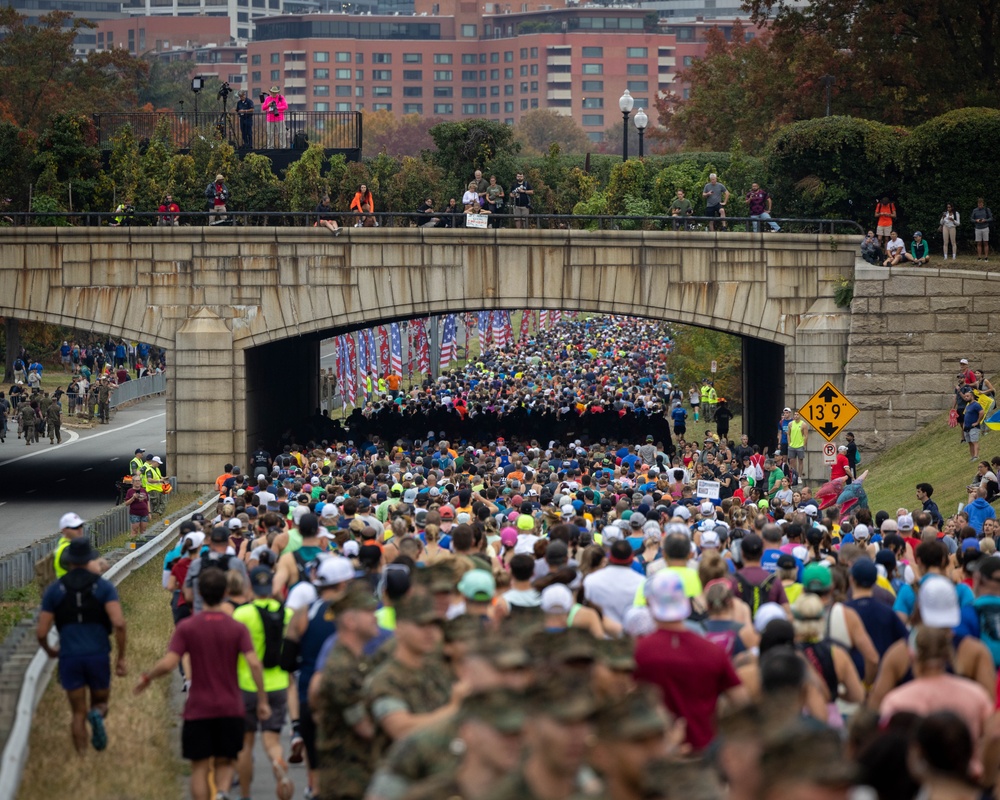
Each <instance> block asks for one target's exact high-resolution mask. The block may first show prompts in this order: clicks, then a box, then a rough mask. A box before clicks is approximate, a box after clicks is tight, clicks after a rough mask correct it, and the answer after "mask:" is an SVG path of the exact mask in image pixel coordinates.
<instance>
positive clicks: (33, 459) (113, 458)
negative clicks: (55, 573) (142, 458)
mask: <svg viewBox="0 0 1000 800" xmlns="http://www.w3.org/2000/svg"><path fill="white" fill-rule="evenodd" d="M8 427H9V435H8V436H7V441H6V442H5V443H4V444H0V487H2V488H0V556H2V555H5V554H7V553H10V552H13V551H14V550H18V549H19V548H21V547H25V546H26V545H30V544H32V543H34V542H36V541H38V540H39V539H44V538H45V537H46V536H49V535H51V534H53V533H56V532H58V527H57V526H58V524H59V517H60V516H61V515H62V514H63V513H65V512H66V511H75V512H76V513H77V514H79V515H80V516H81V517H83V518H84V519H90V518H92V517H95V516H97V515H98V514H101V513H102V512H104V511H107V510H108V509H110V508H112V507H113V506H114V504H115V500H116V499H117V492H116V491H115V481H117V480H120V479H121V478H122V476H124V475H125V473H126V472H127V471H128V462H129V461H130V460H131V459H132V456H133V453H134V451H135V449H136V448H137V447H144V448H145V449H146V450H147V451H148V452H149V453H151V454H153V455H159V456H160V457H161V458H163V457H164V455H165V452H164V451H165V448H166V398H165V397H154V398H150V399H148V400H143V401H141V402H139V403H136V404H135V405H132V406H130V407H128V408H123V409H120V410H118V411H116V412H113V414H112V419H111V424H110V425H95V426H94V427H93V428H70V427H67V426H66V425H65V424H64V425H63V428H62V433H63V443H62V444H49V440H48V439H47V438H45V437H42V438H41V439H40V440H39V442H38V444H33V445H31V446H30V447H25V445H24V440H23V439H18V438H17V426H16V425H15V424H14V423H13V420H9V421H8ZM164 461H166V459H165V458H164ZM167 468H168V470H169V464H168V465H167Z"/></svg>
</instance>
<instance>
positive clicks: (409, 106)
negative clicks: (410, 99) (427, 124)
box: [403, 103, 424, 114]
mask: <svg viewBox="0 0 1000 800" xmlns="http://www.w3.org/2000/svg"><path fill="white" fill-rule="evenodd" d="M403 113H404V114H423V113H424V104H423V103H403Z"/></svg>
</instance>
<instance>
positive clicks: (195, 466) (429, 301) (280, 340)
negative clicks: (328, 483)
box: [0, 227, 1000, 486]
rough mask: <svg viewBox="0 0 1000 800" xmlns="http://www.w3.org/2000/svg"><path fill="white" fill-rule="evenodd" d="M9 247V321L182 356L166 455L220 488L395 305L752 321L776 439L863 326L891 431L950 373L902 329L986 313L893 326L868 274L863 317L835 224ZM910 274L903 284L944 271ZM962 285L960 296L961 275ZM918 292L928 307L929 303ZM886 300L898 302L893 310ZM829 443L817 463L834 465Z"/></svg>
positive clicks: (868, 361)
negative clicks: (329, 353)
mask: <svg viewBox="0 0 1000 800" xmlns="http://www.w3.org/2000/svg"><path fill="white" fill-rule="evenodd" d="M0 245H2V247H3V250H2V253H3V257H2V260H0V316H10V317H14V318H17V319H23V320H38V321H42V322H48V323H55V324H59V325H67V326H71V327H74V328H77V329H80V330H84V331H94V332H97V333H106V334H111V335H113V336H124V337H128V338H131V339H142V340H144V341H147V342H150V343H154V344H157V345H161V346H163V347H166V348H168V349H169V350H170V355H169V360H170V365H169V373H170V374H169V380H168V395H167V455H168V457H169V459H170V461H169V462H168V463H169V465H170V469H171V471H172V472H173V473H174V474H176V475H177V477H178V482H179V483H180V484H181V485H182V486H194V485H204V484H206V483H208V482H210V481H211V480H212V479H213V478H214V476H215V475H217V474H218V471H219V468H220V466H221V465H222V464H223V463H225V462H226V461H230V460H232V459H234V458H235V460H236V462H237V463H246V455H247V453H248V452H249V451H250V450H252V449H253V447H254V444H255V442H256V441H257V439H258V438H259V437H264V438H266V439H270V438H272V437H276V436H277V434H278V433H280V431H281V430H283V425H282V421H283V420H287V419H289V418H294V419H297V418H299V417H304V416H307V415H309V414H310V413H312V412H313V411H314V409H315V408H316V407H317V405H318V402H317V401H318V389H319V387H318V372H319V343H320V341H321V340H322V339H324V338H327V337H330V336H333V335H336V334H338V333H343V332H345V331H348V330H351V329H355V328H360V327H368V326H371V325H373V324H378V323H382V322H387V321H390V320H394V319H406V318H411V317H419V316H426V315H429V314H437V313H445V312H461V311H476V310H482V309H492V308H496V309H523V308H531V309H543V308H550V309H557V308H560V309H567V310H580V311H584V312H602V313H616V314H634V315H638V316H645V317H652V318H656V319H665V320H670V321H673V322H681V323H687V324H691V325H700V326H704V327H708V328H714V329H717V330H721V331H726V332H728V333H732V334H737V335H739V336H741V337H743V342H744V345H743V353H744V359H743V360H744V396H745V425H746V427H747V429H748V430H749V432H750V433H751V436H752V437H753V438H754V440H755V441H771V440H772V438H773V432H774V429H775V427H776V423H777V419H778V416H779V414H780V411H781V407H782V406H783V405H786V404H787V405H790V406H793V407H797V406H798V405H800V404H801V403H803V402H804V401H805V400H806V399H807V398H808V397H809V396H810V395H811V394H812V393H813V392H814V391H815V390H816V389H817V388H818V387H819V386H820V385H821V384H822V383H823V382H824V381H826V380H831V381H832V382H833V383H834V384H835V385H837V386H842V385H843V382H844V375H845V364H847V362H848V360H849V359H848V335H849V333H850V336H851V337H852V344H853V345H854V347H855V349H858V348H863V349H864V352H865V357H864V364H865V365H867V367H866V368H867V369H868V370H869V371H874V374H872V375H871V376H869V375H867V374H865V373H863V372H859V371H858V370H857V369H856V367H857V365H854V364H851V365H849V366H848V370H847V372H848V385H847V387H846V388H847V391H848V393H849V394H851V395H852V396H853V395H854V394H855V393H856V394H857V395H858V397H857V398H856V399H858V400H860V401H861V402H862V403H863V404H864V405H863V408H865V412H864V413H863V414H862V419H863V420H866V421H867V422H870V423H871V426H872V429H874V427H875V426H876V425H881V426H882V427H881V428H880V430H879V436H880V437H883V438H889V439H891V435H890V434H891V433H892V432H895V431H897V430H898V431H899V432H900V433H902V432H903V431H904V430H906V429H907V427H906V426H907V425H910V429H912V426H913V425H914V424H917V423H919V422H920V421H922V420H923V419H924V418H925V417H926V415H927V412H929V410H930V409H929V408H925V407H923V406H921V407H920V408H919V409H918V408H914V409H910V410H907V411H905V412H902V410H901V407H900V405H899V404H898V403H897V404H896V405H895V406H894V408H893V412H892V414H893V415H890V416H889V417H885V416H883V415H882V414H881V412H880V411H878V410H875V409H874V408H873V406H874V405H876V404H877V403H878V402H880V401H879V400H877V398H878V396H879V392H882V391H884V392H887V393H888V392H892V393H895V392H898V391H899V390H900V389H904V390H907V389H914V390H915V387H914V386H912V385H911V377H910V376H906V377H905V379H904V378H902V377H900V372H901V370H902V369H904V368H907V369H909V367H910V366H913V367H921V368H924V367H926V366H927V365H928V364H931V363H934V364H938V365H939V367H940V368H941V373H942V374H941V375H938V376H937V377H938V378H940V379H941V380H938V381H937V383H935V384H933V385H934V386H935V388H934V389H933V390H932V389H931V388H930V386H931V385H932V383H931V382H930V380H929V378H930V376H927V377H926V378H924V379H921V381H920V384H921V386H920V388H921V389H922V390H923V389H924V388H926V391H921V392H920V393H921V394H922V395H924V394H926V395H928V398H930V396H931V395H933V394H934V393H936V392H938V391H940V390H941V389H940V387H939V386H938V385H937V384H938V383H942V382H943V378H942V376H943V375H944V374H945V373H948V372H953V371H954V370H953V369H952V368H951V367H948V368H947V369H945V360H944V359H942V360H938V359H936V358H934V359H927V353H926V352H924V351H921V346H925V347H926V346H933V345H934V341H932V340H933V338H934V337H933V336H932V335H931V334H926V336H924V335H923V334H920V335H919V336H921V337H922V338H921V342H922V343H923V344H922V345H921V346H910V344H909V343H903V342H902V341H901V337H905V336H906V335H907V334H906V333H905V331H906V330H907V328H905V325H906V324H909V325H910V328H909V329H908V330H913V329H915V328H921V327H924V326H926V325H928V324H929V325H930V329H931V330H935V320H934V312H935V311H936V310H937V309H938V306H937V303H938V302H939V301H940V302H944V303H945V305H941V306H940V308H941V309H942V311H943V312H946V313H947V317H948V319H951V318H952V317H955V318H956V319H957V318H958V317H960V316H962V315H963V314H967V313H968V312H969V311H970V310H971V309H972V308H973V306H969V307H968V308H965V305H966V303H967V301H965V300H964V299H962V300H961V301H955V302H954V303H953V302H951V300H950V299H949V298H944V299H941V298H934V299H933V302H934V305H926V306H921V308H920V311H919V312H918V313H917V314H916V316H917V317H918V318H915V319H912V321H911V322H909V323H903V324H904V328H902V329H897V327H896V326H897V325H898V324H900V323H897V322H896V321H892V325H889V324H888V323H883V322H881V321H879V320H881V319H882V318H883V317H884V316H885V315H886V313H890V314H892V313H896V312H895V308H896V305H897V304H898V303H900V302H903V301H904V297H902V296H900V295H899V294H896V293H895V291H896V289H895V278H893V279H892V280H890V281H888V282H886V281H882V282H881V283H880V282H879V281H878V280H876V279H869V278H868V277H867V276H866V277H865V278H864V279H863V280H861V281H859V283H858V284H857V289H856V299H855V301H854V309H853V310H854V312H855V321H856V322H855V324H854V325H853V326H852V324H851V322H852V317H851V314H850V313H848V312H847V310H846V309H838V308H837V307H836V306H835V304H834V302H833V292H834V286H835V283H836V281H837V280H838V279H841V278H844V277H847V278H849V277H851V276H852V273H853V271H854V269H855V253H856V249H855V245H856V242H855V241H854V238H853V237H831V236H829V235H803V234H787V235H786V234H768V235H767V236H766V237H765V236H761V235H759V234H758V235H754V234H749V233H727V234H713V233H707V232H706V233H691V232H670V231H667V232H653V231H636V232H627V231H615V232H606V231H601V232H598V231H594V232H589V231H549V230H507V229H500V230H489V231H481V230H461V229H460V230H425V229H422V228H407V229H403V228H380V229H348V230H346V231H345V235H343V236H341V237H338V238H334V237H332V236H331V235H330V234H329V232H328V231H326V230H325V229H313V228H264V227H260V228H256V227H247V228H229V229H225V228H203V227H181V228H55V229H53V228H7V229H0ZM930 274H931V273H930V272H928V271H926V270H925V271H924V272H922V273H920V275H921V276H926V275H930ZM899 280H901V281H903V280H905V281H907V283H906V284H905V286H906V287H907V289H906V294H907V295H909V294H910V288H912V289H913V290H914V294H916V290H917V289H919V290H920V293H921V294H922V293H923V292H924V291H925V290H926V289H927V288H928V285H929V284H930V283H931V281H930V280H928V278H927V277H909V276H907V277H906V278H905V279H904V278H900V279H899ZM956 280H958V281H959V284H958V285H959V286H960V287H961V288H962V289H963V290H964V288H965V286H964V283H963V281H964V280H965V279H956ZM980 283H982V284H983V285H987V284H994V282H993V281H980ZM889 284H891V285H889ZM900 285H903V284H900ZM949 285H950V284H949ZM995 285H996V286H997V287H998V288H1000V281H997V282H995ZM879 293H881V295H880V296H882V295H884V300H881V299H878V298H875V297H874V295H876V294H879ZM868 294H871V295H873V297H872V299H868ZM905 300H907V301H912V302H913V303H914V306H913V307H914V308H916V307H917V305H919V302H926V303H931V302H932V300H929V299H922V298H921V297H918V296H914V297H912V298H910V297H906V298H905ZM918 301H919V302H918ZM883 302H884V304H885V306H886V308H887V309H892V310H891V311H887V312H883V311H882V303H883ZM992 302H993V303H997V302H1000V299H993V300H992ZM876 306H878V308H876ZM907 307H908V306H907ZM858 317H860V318H861V322H860V323H858V322H857V319H858ZM941 324H944V323H941ZM949 324H950V323H949ZM985 324H986V323H985V321H984V326H985ZM880 327H885V328H886V330H884V331H881V330H878V329H879V328H880ZM953 327H954V328H957V327H959V325H958V323H957V322H956V323H955V324H954V326H953ZM856 329H857V330H856ZM936 330H937V331H941V333H940V334H938V335H940V336H947V337H948V341H949V344H948V348H949V352H952V353H953V354H957V353H960V352H961V353H965V354H967V355H969V356H970V357H972V356H973V355H975V353H974V352H973V350H970V349H967V345H966V342H967V341H968V340H967V338H965V337H967V336H968V334H967V333H960V332H959V331H958V330H953V328H952V327H945V328H942V327H937V328H936ZM983 331H984V333H985V331H986V327H984V328H983ZM910 335H916V334H910ZM881 336H884V337H887V338H885V340H884V341H883V339H881V338H880V337H881ZM890 340H891V343H890ZM925 340H926V341H925ZM984 344H985V340H984ZM876 351H878V352H877V354H876ZM853 358H854V357H853V356H852V360H853ZM897 358H898V361H897ZM904 359H905V360H904ZM708 368H709V365H708V364H706V365H705V372H706V375H707V374H708ZM923 381H926V382H923ZM927 402H930V399H928V401H927ZM939 407H940V403H937V405H935V406H934V408H939ZM859 423H861V420H859ZM855 427H857V428H858V435H859V440H861V441H862V442H864V438H863V436H864V431H863V427H862V425H861V424H858V425H856V426H855ZM817 440H818V439H817ZM880 441H881V440H880ZM813 449H814V448H812V447H810V450H813ZM815 449H816V450H817V453H816V454H813V457H812V458H813V463H812V464H811V466H810V473H811V474H818V471H819V470H821V469H822V465H821V463H820V461H819V458H818V446H817V448H815Z"/></svg>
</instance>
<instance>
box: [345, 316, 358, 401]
mask: <svg viewBox="0 0 1000 800" xmlns="http://www.w3.org/2000/svg"><path fill="white" fill-rule="evenodd" d="M344 338H345V339H347V394H348V395H349V397H348V400H347V402H349V403H350V404H351V405H352V406H353V405H357V403H356V402H355V401H356V400H357V398H358V351H357V344H356V343H355V341H354V334H353V333H349V334H347V335H346V336H345V337H344Z"/></svg>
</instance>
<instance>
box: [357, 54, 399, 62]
mask: <svg viewBox="0 0 1000 800" xmlns="http://www.w3.org/2000/svg"><path fill="white" fill-rule="evenodd" d="M359 55H360V54H359ZM359 63H360V62H359ZM372 63H373V64H391V63H392V53H372Z"/></svg>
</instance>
